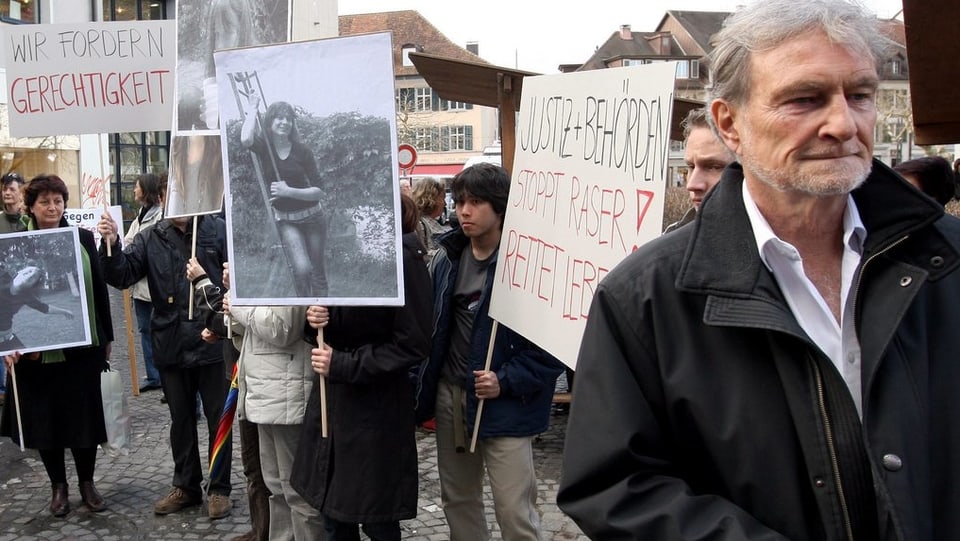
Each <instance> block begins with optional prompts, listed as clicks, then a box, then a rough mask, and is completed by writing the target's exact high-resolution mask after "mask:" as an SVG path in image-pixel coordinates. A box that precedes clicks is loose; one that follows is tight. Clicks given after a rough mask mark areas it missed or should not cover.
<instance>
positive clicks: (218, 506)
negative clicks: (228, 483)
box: [207, 494, 233, 520]
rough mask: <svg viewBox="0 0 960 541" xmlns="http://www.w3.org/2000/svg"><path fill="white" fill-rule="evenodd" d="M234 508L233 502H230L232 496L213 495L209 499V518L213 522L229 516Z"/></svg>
mask: <svg viewBox="0 0 960 541" xmlns="http://www.w3.org/2000/svg"><path fill="white" fill-rule="evenodd" d="M232 507H233V502H231V501H230V496H227V495H225V494H211V495H210V496H208V497H207V516H209V517H210V519H211V520H216V519H218V518H223V517H225V516H227V515H229V514H230V508H232Z"/></svg>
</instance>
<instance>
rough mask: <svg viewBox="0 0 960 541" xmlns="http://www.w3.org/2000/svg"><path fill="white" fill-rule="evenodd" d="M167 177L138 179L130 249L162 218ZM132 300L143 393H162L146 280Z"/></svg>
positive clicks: (150, 175) (128, 239)
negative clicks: (154, 353) (138, 340)
mask: <svg viewBox="0 0 960 541" xmlns="http://www.w3.org/2000/svg"><path fill="white" fill-rule="evenodd" d="M165 184H166V176H165V175H158V174H155V173H145V174H143V175H140V176H139V177H138V178H137V183H136V184H135V185H134V187H133V198H134V199H135V200H136V201H137V203H139V204H140V210H139V211H138V212H137V216H136V218H134V219H133V221H131V222H130V227H129V228H128V229H127V234H126V235H124V237H123V244H124V245H130V244H132V243H133V239H134V238H135V237H136V236H137V235H138V234H140V233H141V232H146V230H147V229H148V228H150V227H151V226H153V225H154V224H156V223H157V222H159V221H160V220H161V219H162V218H163V203H162V199H163V186H164V185H165ZM130 294H131V296H132V297H133V307H134V312H135V313H136V314H137V330H138V331H139V333H140V350H141V352H142V353H143V370H144V372H143V373H144V376H143V385H141V386H140V392H141V393H142V392H146V391H153V390H156V389H160V388H161V386H160V371H158V370H157V367H156V366H154V364H153V342H152V338H151V336H150V319H151V317H152V316H153V304H152V302H151V301H150V288H149V286H148V285H147V279H146V278H142V279H140V281H138V282H137V283H135V284H133V286H132V287H131V288H130Z"/></svg>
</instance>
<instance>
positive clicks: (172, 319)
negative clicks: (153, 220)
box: [97, 213, 233, 519]
mask: <svg viewBox="0 0 960 541" xmlns="http://www.w3.org/2000/svg"><path fill="white" fill-rule="evenodd" d="M192 219H193V220H199V222H198V223H197V227H196V230H197V238H196V241H194V238H193V232H192V227H190V226H191V218H166V219H163V220H161V221H160V222H159V223H157V224H156V225H154V226H153V227H151V228H149V229H148V230H147V231H146V232H145V233H144V234H142V235H137V236H136V237H134V239H133V243H132V244H130V245H129V246H125V247H123V249H121V246H120V242H119V238H118V236H117V224H116V223H115V222H114V221H113V218H112V217H111V216H110V214H109V213H104V214H103V215H102V216H101V218H100V222H99V223H98V224H97V229H98V230H99V231H100V235H101V237H102V242H101V246H100V263H101V265H102V266H103V268H104V274H105V276H106V279H107V283H108V284H110V285H112V286H114V287H117V288H125V287H130V286H131V285H133V284H134V283H136V282H137V281H139V280H141V279H143V278H144V277H146V278H147V285H148V287H149V289H150V299H151V302H152V303H153V318H152V323H151V329H152V337H153V346H154V347H153V360H154V364H155V365H156V367H157V369H158V370H159V371H160V381H161V384H162V386H163V393H164V396H165V397H166V399H167V406H168V407H169V408H170V421H171V422H170V447H171V451H172V453H173V461H174V472H173V487H172V488H171V490H170V492H169V494H167V495H166V496H165V497H163V498H162V499H160V500H159V501H157V502H156V503H155V504H154V506H153V511H154V513H156V514H158V515H167V514H170V513H176V512H178V511H180V510H182V509H184V508H187V507H191V506H196V505H200V504H201V503H202V502H203V496H202V494H203V491H202V489H201V483H202V482H203V472H204V471H205V470H204V468H203V465H202V464H201V462H200V450H199V441H198V438H197V413H196V412H197V395H198V393H199V396H200V398H201V403H202V407H203V413H204V415H205V416H206V418H207V434H208V436H209V440H208V441H209V448H208V455H210V454H212V453H213V443H214V441H215V440H216V433H217V425H218V423H219V420H220V413H221V411H222V410H223V404H224V400H225V398H226V396H227V390H228V386H227V381H226V379H225V378H224V368H223V351H222V348H221V346H220V345H219V344H216V343H207V342H205V341H204V340H203V338H202V336H201V334H202V331H203V329H204V324H203V321H202V320H198V319H197V318H191V317H190V314H189V303H190V301H189V299H190V288H191V285H190V282H189V281H188V280H187V279H186V276H185V271H186V264H187V260H188V259H189V258H190V255H191V251H192V250H191V246H192V245H193V243H194V242H196V254H197V260H198V261H199V262H200V264H201V265H202V266H203V268H205V269H211V270H210V279H211V281H213V283H215V284H217V285H218V286H219V285H222V274H221V273H222V269H223V263H224V261H226V226H225V225H224V222H223V220H221V219H220V218H219V217H217V216H212V215H206V216H198V217H193V218H192ZM107 245H112V250H111V255H107ZM222 453H223V458H224V460H225V461H226V463H225V465H224V467H223V468H219V469H218V473H217V474H215V475H214V476H213V478H212V479H210V481H209V485H208V487H207V494H208V498H207V515H208V516H209V517H210V518H211V519H219V518H223V517H225V516H227V515H229V514H230V509H231V507H232V505H233V504H232V503H231V501H230V490H231V485H230V462H231V460H232V450H231V441H230V440H229V439H228V440H227V442H226V444H225V446H224V447H223V450H222ZM208 463H209V462H208Z"/></svg>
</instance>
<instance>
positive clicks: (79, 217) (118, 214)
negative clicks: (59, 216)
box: [63, 205, 123, 244]
mask: <svg viewBox="0 0 960 541" xmlns="http://www.w3.org/2000/svg"><path fill="white" fill-rule="evenodd" d="M107 208H108V209H109V211H110V217H111V218H113V221H114V222H116V223H117V224H118V225H119V226H120V236H121V237H122V236H123V208H122V207H120V205H113V206H112V207H107ZM101 214H103V208H102V207H101V208H99V209H97V208H83V209H65V210H64V211H63V217H64V218H66V220H67V223H69V224H70V225H75V226H77V227H80V228H83V229H86V230H88V231H90V232H92V233H93V238H94V241H95V242H96V243H97V244H100V232H99V231H97V222H99V221H100V215H101Z"/></svg>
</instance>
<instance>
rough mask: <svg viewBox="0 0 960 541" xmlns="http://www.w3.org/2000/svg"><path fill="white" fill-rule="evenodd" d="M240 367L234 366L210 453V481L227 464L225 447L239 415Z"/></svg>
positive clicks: (238, 364)
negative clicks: (235, 418)
mask: <svg viewBox="0 0 960 541" xmlns="http://www.w3.org/2000/svg"><path fill="white" fill-rule="evenodd" d="M239 366H240V363H239V362H238V363H235V364H234V365H233V375H232V376H231V378H230V390H229V391H228V392H227V399H226V400H225V401H224V403H223V413H221V414H220V421H219V423H218V424H217V437H216V438H215V439H214V440H213V451H212V452H211V453H210V471H209V477H210V479H213V477H214V475H215V474H219V473H220V470H221V468H224V467H225V466H224V464H226V460H225V457H224V456H223V446H224V445H225V444H226V443H227V442H228V441H230V437H231V434H232V433H233V418H234V416H235V415H236V413H237V395H238V394H240V390H239V388H238V384H237V373H238V370H237V369H238V367H239Z"/></svg>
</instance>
